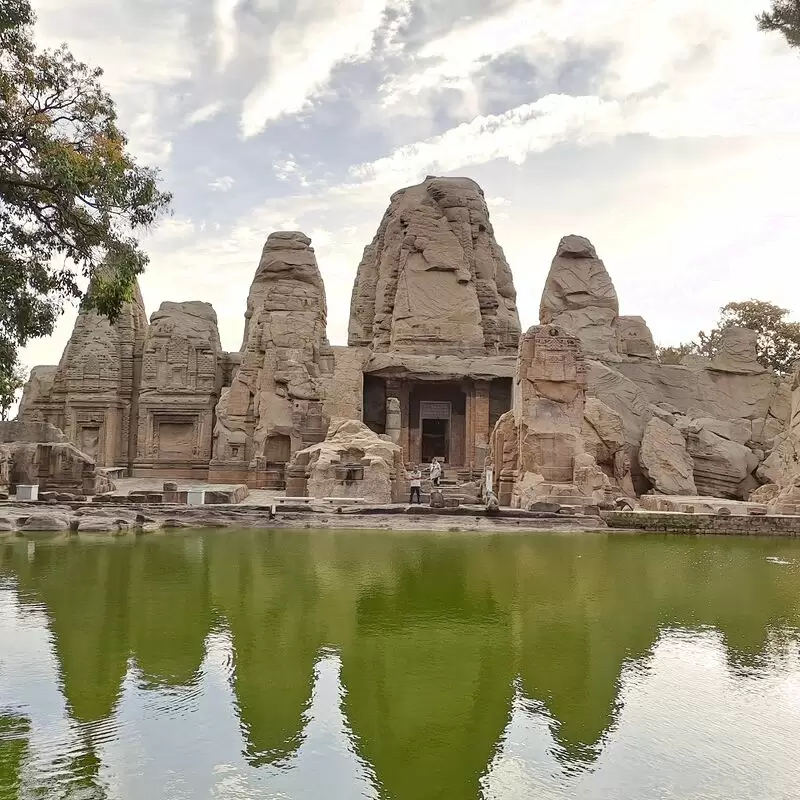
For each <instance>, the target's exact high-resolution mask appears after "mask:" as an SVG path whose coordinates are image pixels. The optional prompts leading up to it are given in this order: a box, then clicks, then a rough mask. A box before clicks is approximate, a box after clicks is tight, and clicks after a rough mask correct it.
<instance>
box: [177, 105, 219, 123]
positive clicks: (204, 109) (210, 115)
mask: <svg viewBox="0 0 800 800" xmlns="http://www.w3.org/2000/svg"><path fill="white" fill-rule="evenodd" d="M223 108H224V105H223V104H222V103H221V102H214V103H207V104H206V105H204V106H200V108H196V109H195V110H194V111H192V113H191V114H189V116H188V117H186V123H185V124H186V125H187V126H188V127H191V126H192V125H198V124H199V123H201V122H208V121H209V120H210V119H214V117H216V116H217V114H219V112H220V111H222V109H223Z"/></svg>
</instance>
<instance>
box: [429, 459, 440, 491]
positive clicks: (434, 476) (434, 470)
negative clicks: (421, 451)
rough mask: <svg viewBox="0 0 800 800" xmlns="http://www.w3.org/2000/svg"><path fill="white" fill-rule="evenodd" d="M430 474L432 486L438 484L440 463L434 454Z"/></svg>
mask: <svg viewBox="0 0 800 800" xmlns="http://www.w3.org/2000/svg"><path fill="white" fill-rule="evenodd" d="M430 476H431V483H432V484H433V485H434V486H438V485H439V481H440V480H441V477H442V465H441V464H440V463H439V459H438V458H436V456H434V457H433V461H431V471H430Z"/></svg>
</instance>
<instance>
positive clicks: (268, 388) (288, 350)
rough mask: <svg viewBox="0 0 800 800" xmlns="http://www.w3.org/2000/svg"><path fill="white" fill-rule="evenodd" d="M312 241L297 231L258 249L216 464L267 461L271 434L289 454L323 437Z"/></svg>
mask: <svg viewBox="0 0 800 800" xmlns="http://www.w3.org/2000/svg"><path fill="white" fill-rule="evenodd" d="M310 244H311V240H310V239H309V238H308V237H307V236H306V235H305V234H303V233H300V232H297V231H280V232H277V233H273V234H271V235H270V236H269V238H268V239H267V243H266V244H265V245H264V250H263V252H262V255H261V260H260V262H259V265H258V269H257V270H256V274H255V277H254V279H253V283H252V285H251V287H250V294H249V296H248V298H247V313H246V317H245V334H244V340H243V342H242V360H241V365H240V366H239V368H238V370H237V372H236V375H235V376H234V378H233V382H232V385H231V388H230V391H228V392H226V394H225V398H224V402H221V403H220V404H219V405H218V407H217V425H216V428H215V432H214V433H215V442H214V459H215V461H235V460H239V461H242V460H245V459H246V460H248V461H251V460H252V461H257V460H258V459H259V458H265V457H266V452H267V449H268V443H269V441H270V440H271V438H272V437H274V436H280V437H288V439H289V440H290V442H291V448H290V449H291V452H295V451H296V450H298V449H301V448H302V447H305V446H306V445H307V444H310V443H312V442H314V441H319V440H320V439H322V438H324V436H325V431H326V430H327V423H328V421H327V419H326V418H325V417H324V414H323V413H322V400H323V387H322V383H321V380H320V374H321V371H322V370H323V369H324V367H325V364H324V363H323V362H325V360H326V359H327V358H329V356H328V351H329V350H330V347H329V345H328V341H327V338H326V335H325V325H326V318H327V306H326V302H325V287H324V285H323V282H322V276H321V275H320V272H319V268H318V266H317V260H316V257H315V255H314V250H313V248H312V247H311V246H310ZM242 439H244V440H245V442H246V446H245V447H242V446H241V445H242Z"/></svg>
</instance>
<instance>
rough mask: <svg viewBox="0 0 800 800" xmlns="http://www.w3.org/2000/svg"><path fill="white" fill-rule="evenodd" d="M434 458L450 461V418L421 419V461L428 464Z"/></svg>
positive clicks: (445, 461)
mask: <svg viewBox="0 0 800 800" xmlns="http://www.w3.org/2000/svg"><path fill="white" fill-rule="evenodd" d="M434 458H438V459H439V461H442V462H444V463H445V464H446V463H447V462H448V461H450V420H447V419H423V420H422V463H423V464H430V462H431V461H433V459H434Z"/></svg>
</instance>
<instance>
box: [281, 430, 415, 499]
mask: <svg viewBox="0 0 800 800" xmlns="http://www.w3.org/2000/svg"><path fill="white" fill-rule="evenodd" d="M288 480H289V485H288V486H287V494H288V495H289V496H306V495H307V496H308V497H315V498H325V497H341V498H362V499H365V500H368V501H369V502H372V503H392V502H399V501H400V500H401V499H404V497H403V495H404V494H405V473H404V469H403V457H402V448H401V447H400V446H399V445H396V444H395V443H394V442H391V441H389V439H388V438H387V437H385V436H379V435H378V434H377V433H374V432H373V431H371V430H370V429H369V428H368V427H367V426H366V425H364V423H363V422H359V421H358V420H353V419H333V420H331V424H330V428H329V429H328V433H327V436H326V437H325V440H324V441H322V442H320V443H318V444H314V445H311V447H307V448H306V449H304V450H301V451H299V452H298V453H295V455H294V457H293V459H292V463H291V465H290V467H289V479H288Z"/></svg>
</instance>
